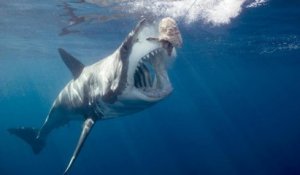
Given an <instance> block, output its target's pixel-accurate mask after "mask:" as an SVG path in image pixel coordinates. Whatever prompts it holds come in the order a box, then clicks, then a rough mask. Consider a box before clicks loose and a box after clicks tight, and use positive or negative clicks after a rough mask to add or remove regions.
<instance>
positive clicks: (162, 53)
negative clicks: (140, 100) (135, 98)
mask: <svg viewBox="0 0 300 175" xmlns="http://www.w3.org/2000/svg"><path fill="white" fill-rule="evenodd" d="M166 59H169V56H168V53H167V51H166V50H165V49H164V48H158V49H155V50H153V51H151V52H149V53H148V54H147V55H145V56H143V57H142V58H141V59H140V61H139V62H138V65H137V67H136V70H135V72H134V88H136V89H137V90H138V91H139V92H140V93H141V94H143V95H145V96H146V97H148V98H151V99H157V100H158V99H162V98H164V97H166V96H168V95H169V94H170V93H171V92H172V90H173V88H172V85H171V83H170V80H169V77H168V73H167V71H166Z"/></svg>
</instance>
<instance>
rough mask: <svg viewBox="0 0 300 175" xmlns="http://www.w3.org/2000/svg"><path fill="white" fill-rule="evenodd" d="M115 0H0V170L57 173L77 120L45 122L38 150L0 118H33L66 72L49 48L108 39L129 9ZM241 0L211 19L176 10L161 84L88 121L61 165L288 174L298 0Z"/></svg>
mask: <svg viewBox="0 0 300 175" xmlns="http://www.w3.org/2000/svg"><path fill="white" fill-rule="evenodd" d="M117 3H118V2H116V4H117ZM245 3H248V4H249V3H251V2H249V1H246V2H245ZM116 4H115V3H112V4H110V5H103V6H101V5H95V4H92V3H77V2H75V1H68V2H67V1H59V0H55V1H39V0H11V1H4V0H1V1H0V16H1V18H0V139H1V140H0V174H1V175H20V174H30V175H40V174H43V175H55V174H62V172H63V171H64V169H65V167H66V165H67V163H68V161H69V159H70V157H71V154H72V153H73V150H74V148H75V145H76V143H77V139H78V137H79V134H80V132H81V125H82V123H81V122H71V123H69V124H68V125H67V126H65V127H63V128H58V129H56V130H55V131H53V132H52V133H51V135H50V136H49V138H48V140H47V146H46V147H45V149H44V150H43V151H42V152H41V154H39V155H34V154H33V153H32V150H31V148H30V147H29V146H28V145H27V144H26V143H24V142H23V141H22V140H20V139H18V138H16V137H15V136H12V135H10V134H9V133H8V132H7V128H11V127H18V126H32V127H40V126H41V125H42V123H43V122H44V120H45V117H46V115H47V113H48V110H49V108H50V106H51V104H52V102H53V100H54V99H55V98H56V95H57V94H58V93H59V91H60V90H61V89H62V88H63V87H64V86H65V84H66V83H67V82H68V81H69V80H70V79H71V78H72V76H71V73H70V72H69V70H68V69H67V68H66V67H65V65H64V64H63V62H62V60H61V59H60V57H59V54H58V52H57V48H59V47H62V48H64V49H66V50H67V51H69V52H70V53H72V54H73V55H74V56H76V57H77V58H78V59H80V60H81V61H82V62H83V63H85V64H87V65H88V64H92V63H94V62H96V61H97V60H99V58H103V57H105V56H107V55H109V54H110V53H112V52H113V51H114V50H115V49H116V48H117V47H118V46H119V44H120V43H121V42H122V40H123V39H124V38H125V37H126V35H127V34H128V32H129V31H131V30H132V28H133V27H134V26H135V24H136V23H137V21H138V20H139V19H140V14H133V13H130V14H126V13H125V12H124V13H116V12H115V11H113V10H112V6H113V5H116ZM245 6H246V5H244V6H243V7H242V10H241V11H240V13H239V15H238V16H236V17H235V18H233V19H231V21H230V22H229V23H227V24H222V25H214V24H209V23H205V22H203V20H201V19H199V20H198V21H197V20H196V21H194V22H192V23H186V22H184V20H182V18H179V20H178V25H179V28H180V29H181V32H182V37H183V40H184V44H183V47H182V48H181V49H178V50H177V53H178V57H177V59H176V61H175V62H174V64H173V65H172V67H171V69H170V78H171V80H172V83H173V87H174V92H173V94H172V95H171V96H170V97H168V98H167V99H165V100H164V101H162V102H160V103H158V104H156V105H154V106H153V107H151V108H148V109H146V110H144V111H142V112H139V113H136V114H134V115H131V116H127V117H122V118H116V119H112V120H107V121H99V122H97V124H96V125H95V127H94V129H93V131H92V132H91V135H90V136H89V138H88V140H87V142H86V144H85V146H84V148H83V150H82V152H81V154H80V156H79V158H78V159H77V161H76V162H75V165H74V167H73V169H72V170H71V174H74V175H82V174H91V175H92V174H93V175H94V174H95V175H119V174H123V175H125V174H126V175H300V127H299V126H300V81H299V80H300V2H299V1H296V0H287V1H286V0H281V1H279V0H270V1H266V2H264V3H262V4H261V5H260V6H257V7H253V8H246V7H245ZM73 13H77V14H76V15H77V17H78V16H85V15H86V16H89V17H90V18H87V17H86V18H85V19H86V20H85V21H83V22H82V21H81V22H80V19H78V18H76V17H74V14H73ZM162 16H163V15H162ZM146 17H147V16H146ZM152 18H153V16H152ZM72 19H73V21H72ZM95 19H96V20H95ZM74 21H77V22H78V21H79V22H78V24H77V23H76V22H75V24H74Z"/></svg>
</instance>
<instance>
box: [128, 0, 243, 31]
mask: <svg viewBox="0 0 300 175" xmlns="http://www.w3.org/2000/svg"><path fill="white" fill-rule="evenodd" d="M245 1H246V0H168V1H167V0H148V1H141V0H139V1H131V2H127V3H124V4H126V6H127V7H128V8H127V11H128V12H130V13H142V14H147V13H151V14H152V15H154V16H171V17H173V18H175V19H177V20H178V19H179V20H183V21H184V22H186V23H192V22H196V21H199V20H202V21H204V22H205V23H211V24H213V25H221V24H228V23H230V21H231V20H232V19H233V18H235V17H237V16H238V15H239V14H240V12H241V10H242V5H243V4H244V2H245Z"/></svg>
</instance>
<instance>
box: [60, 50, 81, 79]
mask: <svg viewBox="0 0 300 175" xmlns="http://www.w3.org/2000/svg"><path fill="white" fill-rule="evenodd" d="M58 52H59V54H60V56H61V58H62V60H63V61H64V63H65V64H66V65H67V67H68V68H69V69H70V71H71V73H72V75H73V77H74V79H76V78H78V77H79V75H80V74H81V72H82V70H83V68H84V65H83V64H82V63H81V62H80V61H78V60H77V59H76V58H75V57H73V56H72V55H71V54H69V53H68V52H67V51H65V50H64V49H62V48H59V49H58Z"/></svg>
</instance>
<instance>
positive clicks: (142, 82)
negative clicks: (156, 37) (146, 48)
mask: <svg viewBox="0 0 300 175" xmlns="http://www.w3.org/2000/svg"><path fill="white" fill-rule="evenodd" d="M160 51H161V50H160V49H156V50H154V51H151V52H150V53H148V54H147V55H145V56H144V57H142V59H141V60H140V62H139V63H138V66H137V69H136V71H135V73H134V85H135V87H137V88H151V87H154V86H155V85H156V74H155V70H154V68H153V67H152V66H153V65H152V64H151V63H150V62H149V61H152V58H153V57H154V56H155V55H157V54H158V53H160ZM145 64H150V66H148V67H147V66H146V65H145ZM149 69H152V72H151V71H150V70H149Z"/></svg>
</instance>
